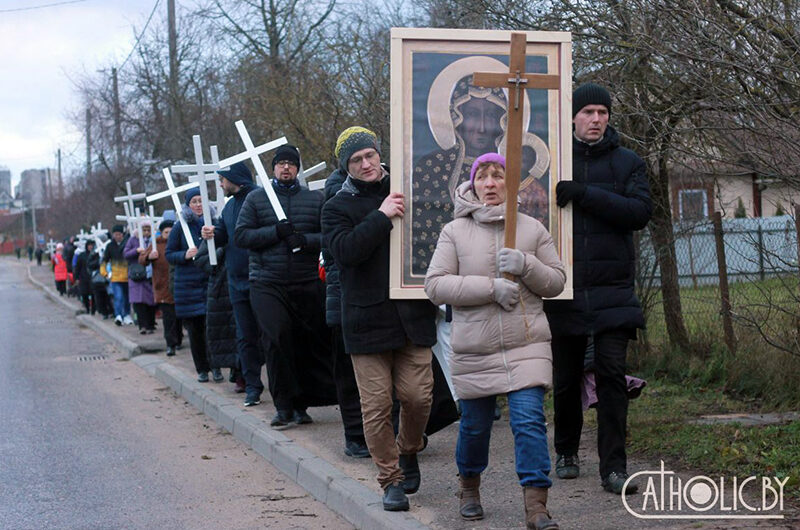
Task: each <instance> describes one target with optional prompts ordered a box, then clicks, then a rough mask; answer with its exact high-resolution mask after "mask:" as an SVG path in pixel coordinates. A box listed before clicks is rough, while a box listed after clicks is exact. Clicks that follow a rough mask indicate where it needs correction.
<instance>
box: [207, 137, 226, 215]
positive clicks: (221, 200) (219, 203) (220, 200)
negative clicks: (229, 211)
mask: <svg viewBox="0 0 800 530" xmlns="http://www.w3.org/2000/svg"><path fill="white" fill-rule="evenodd" d="M210 149H211V163H212V164H216V165H217V166H219V150H218V149H217V146H216V145H212V146H211V148H210ZM220 169H222V168H220ZM214 177H215V178H214V187H215V188H216V190H217V200H216V201H214V205H215V206H216V207H217V215H220V214H222V209H223V208H225V192H224V191H222V184H220V182H219V178H217V176H216V175H214Z"/></svg>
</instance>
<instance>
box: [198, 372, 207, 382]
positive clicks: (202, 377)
mask: <svg viewBox="0 0 800 530" xmlns="http://www.w3.org/2000/svg"><path fill="white" fill-rule="evenodd" d="M197 382H199V383H208V372H200V373H199V374H197Z"/></svg>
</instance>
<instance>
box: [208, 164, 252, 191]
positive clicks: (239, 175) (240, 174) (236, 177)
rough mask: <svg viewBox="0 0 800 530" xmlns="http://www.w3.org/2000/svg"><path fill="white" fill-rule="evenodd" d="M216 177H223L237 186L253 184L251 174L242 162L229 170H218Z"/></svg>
mask: <svg viewBox="0 0 800 530" xmlns="http://www.w3.org/2000/svg"><path fill="white" fill-rule="evenodd" d="M217 175H219V176H221V177H225V178H226V179H227V180H229V181H231V182H232V183H234V184H236V185H237V186H242V185H244V184H252V183H253V174H252V173H251V172H250V168H248V167H247V164H245V163H244V162H236V163H235V164H233V165H232V166H231V167H229V168H225V169H220V170H219V171H217Z"/></svg>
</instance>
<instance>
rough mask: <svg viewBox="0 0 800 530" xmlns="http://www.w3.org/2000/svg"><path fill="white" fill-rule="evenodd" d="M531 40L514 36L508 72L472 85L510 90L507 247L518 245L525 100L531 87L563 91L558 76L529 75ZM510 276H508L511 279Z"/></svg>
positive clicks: (478, 78) (476, 77)
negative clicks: (526, 55) (526, 61)
mask: <svg viewBox="0 0 800 530" xmlns="http://www.w3.org/2000/svg"><path fill="white" fill-rule="evenodd" d="M526 48H527V39H526V35H525V34H524V33H512V34H511V51H510V53H509V59H508V64H509V68H508V73H507V74H506V73H497V72H475V73H474V74H473V76H472V84H473V85H475V86H481V87H486V88H507V89H508V110H507V114H508V126H507V128H506V153H505V157H506V178H505V183H506V226H505V246H506V247H508V248H516V246H517V196H518V195H519V182H520V173H521V172H522V132H523V131H522V105H520V103H521V102H522V98H523V97H524V95H525V93H524V90H526V89H529V88H536V89H545V90H559V89H560V87H561V84H560V81H561V79H560V77H559V76H557V75H543V74H526V73H525V50H526ZM508 276H509V275H507V277H508Z"/></svg>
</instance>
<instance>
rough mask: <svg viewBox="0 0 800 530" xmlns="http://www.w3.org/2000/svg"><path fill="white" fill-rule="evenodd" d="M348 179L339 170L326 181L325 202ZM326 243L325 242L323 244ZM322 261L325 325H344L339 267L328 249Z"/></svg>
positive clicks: (345, 174)
mask: <svg viewBox="0 0 800 530" xmlns="http://www.w3.org/2000/svg"><path fill="white" fill-rule="evenodd" d="M346 178H347V172H345V171H342V170H341V169H337V170H336V171H334V172H333V173H331V174H330V175H329V176H328V178H327V180H325V202H328V201H329V200H330V199H331V198H333V196H334V195H336V194H337V193H338V192H339V190H340V189H342V184H344V180H345V179H346ZM323 243H324V242H323ZM322 260H323V263H324V264H325V323H326V324H328V326H330V327H334V326H341V325H342V295H341V291H342V288H341V286H340V285H339V267H337V266H336V262H335V261H334V259H333V254H331V251H330V250H328V249H327V248H324V247H323V249H322Z"/></svg>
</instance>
